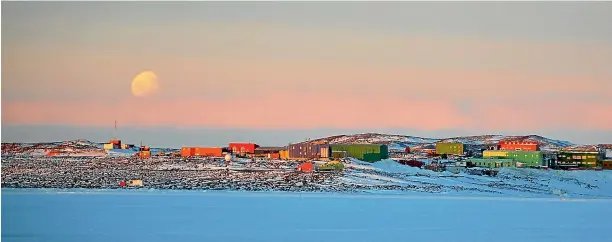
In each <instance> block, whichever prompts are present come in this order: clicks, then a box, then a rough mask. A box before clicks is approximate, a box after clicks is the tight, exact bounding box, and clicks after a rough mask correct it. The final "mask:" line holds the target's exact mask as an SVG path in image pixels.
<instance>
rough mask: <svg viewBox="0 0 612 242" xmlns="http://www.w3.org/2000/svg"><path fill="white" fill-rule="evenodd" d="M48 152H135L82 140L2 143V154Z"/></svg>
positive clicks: (41, 154) (103, 154)
mask: <svg viewBox="0 0 612 242" xmlns="http://www.w3.org/2000/svg"><path fill="white" fill-rule="evenodd" d="M176 151H177V149H170V148H151V154H153V155H155V154H157V153H159V152H164V153H168V152H176ZM50 152H51V153H57V154H61V155H70V156H108V155H110V156H130V155H133V154H134V153H135V152H137V151H136V150H134V149H129V150H109V151H107V150H104V149H103V143H96V142H92V141H89V140H83V139H80V140H69V141H57V142H40V143H2V154H20V155H31V156H45V155H47V154H48V153H50Z"/></svg>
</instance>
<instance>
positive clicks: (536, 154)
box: [507, 151, 548, 167]
mask: <svg viewBox="0 0 612 242" xmlns="http://www.w3.org/2000/svg"><path fill="white" fill-rule="evenodd" d="M507 157H508V159H513V160H514V161H518V162H521V163H524V164H525V165H524V166H527V167H538V166H548V164H546V163H545V161H544V155H543V154H542V152H541V151H508V156H507Z"/></svg>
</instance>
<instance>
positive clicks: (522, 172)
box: [342, 159, 612, 198]
mask: <svg viewBox="0 0 612 242" xmlns="http://www.w3.org/2000/svg"><path fill="white" fill-rule="evenodd" d="M345 168H346V170H345V172H344V177H343V178H342V182H344V183H347V184H361V185H406V184H412V185H414V186H417V187H425V188H427V190H428V191H429V190H431V189H434V190H433V191H434V192H437V193H442V194H456V195H470V194H472V193H474V192H478V193H484V194H489V195H496V196H512V197H563V198H568V197H576V198H577V197H582V198H612V171H610V170H604V171H560V170H536V169H525V168H502V169H501V170H500V173H499V174H498V176H497V177H489V176H477V175H469V174H466V173H460V174H456V175H455V174H452V173H450V172H434V171H430V170H423V169H419V168H414V167H410V166H405V165H401V164H398V163H397V162H395V161H393V160H383V161H379V162H376V163H367V162H361V161H358V160H355V159H351V162H350V163H349V164H347V165H346V166H345ZM393 192H394V193H398V192H397V191H393Z"/></svg>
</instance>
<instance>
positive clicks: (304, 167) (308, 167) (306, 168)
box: [297, 162, 314, 172]
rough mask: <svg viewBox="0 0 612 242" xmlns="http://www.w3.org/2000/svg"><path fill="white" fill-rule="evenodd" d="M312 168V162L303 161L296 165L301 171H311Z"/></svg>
mask: <svg viewBox="0 0 612 242" xmlns="http://www.w3.org/2000/svg"><path fill="white" fill-rule="evenodd" d="M313 168H314V166H313V165H312V162H304V163H302V164H300V165H299V166H298V167H297V170H298V171H301V172H312V170H313Z"/></svg>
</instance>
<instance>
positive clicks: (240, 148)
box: [229, 143, 259, 154]
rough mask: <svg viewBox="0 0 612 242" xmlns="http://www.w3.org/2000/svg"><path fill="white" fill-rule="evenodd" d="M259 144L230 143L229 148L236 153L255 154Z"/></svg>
mask: <svg viewBox="0 0 612 242" xmlns="http://www.w3.org/2000/svg"><path fill="white" fill-rule="evenodd" d="M257 147H259V145H257V144H255V143H229V149H230V150H231V151H232V153H236V154H247V153H250V154H253V153H255V149H257Z"/></svg>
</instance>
